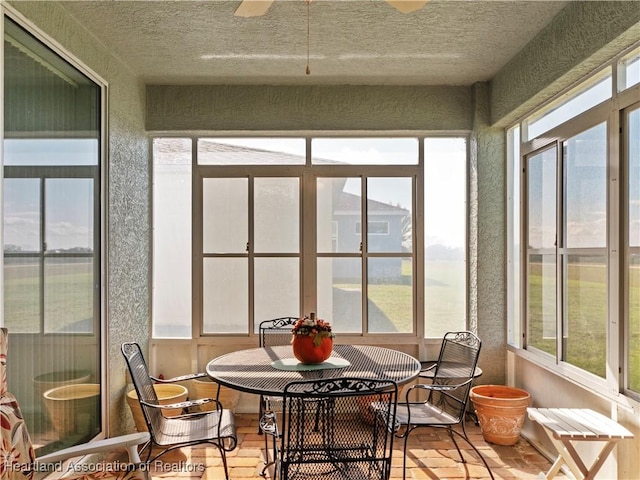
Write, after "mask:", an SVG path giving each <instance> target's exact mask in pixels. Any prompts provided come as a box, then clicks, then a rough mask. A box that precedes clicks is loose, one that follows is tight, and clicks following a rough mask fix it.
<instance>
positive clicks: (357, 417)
mask: <svg viewBox="0 0 640 480" xmlns="http://www.w3.org/2000/svg"><path fill="white" fill-rule="evenodd" d="M397 394H398V387H397V385H396V383H395V382H393V381H390V380H376V379H368V378H328V379H323V380H312V381H296V382H291V383H289V384H288V385H287V386H286V387H285V390H284V397H283V408H282V412H281V414H280V416H279V418H278V415H277V414H274V413H272V412H268V413H267V414H266V416H265V418H263V419H262V421H261V426H262V428H263V429H264V431H265V433H267V434H270V435H272V436H274V438H278V439H279V441H278V444H279V446H278V448H277V449H276V452H275V453H276V462H275V472H274V478H276V479H279V480H287V479H290V478H294V477H296V478H297V477H298V476H300V477H301V478H305V477H307V478H323V479H328V480H330V479H336V480H337V479H341V480H344V479H349V480H386V479H388V478H389V477H390V474H391V455H392V450H393V431H394V429H395V413H396V405H397ZM310 400H314V401H310ZM318 408H320V409H322V415H320V422H319V425H318V428H316V427H315V425H314V424H315V422H316V420H315V418H316V412H317V409H318Z"/></svg>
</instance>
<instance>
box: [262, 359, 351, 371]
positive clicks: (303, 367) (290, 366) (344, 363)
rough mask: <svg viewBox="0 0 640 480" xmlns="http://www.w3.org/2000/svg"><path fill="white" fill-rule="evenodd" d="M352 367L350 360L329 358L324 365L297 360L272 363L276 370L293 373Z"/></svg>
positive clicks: (281, 360)
mask: <svg viewBox="0 0 640 480" xmlns="http://www.w3.org/2000/svg"><path fill="white" fill-rule="evenodd" d="M349 365H351V363H350V362H349V360H345V359H344V358H339V357H329V358H328V359H327V360H325V361H324V362H322V363H301V362H300V360H298V359H297V358H283V359H280V360H275V361H273V362H271V366H272V367H273V368H275V369H276V370H288V371H292V372H308V371H310V370H327V369H330V368H344V367H348V366H349Z"/></svg>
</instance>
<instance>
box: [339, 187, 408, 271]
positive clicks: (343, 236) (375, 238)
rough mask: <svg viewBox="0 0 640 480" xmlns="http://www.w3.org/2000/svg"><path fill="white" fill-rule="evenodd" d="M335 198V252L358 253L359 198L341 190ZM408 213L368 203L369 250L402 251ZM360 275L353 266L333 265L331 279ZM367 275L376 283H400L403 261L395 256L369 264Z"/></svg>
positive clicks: (400, 209)
mask: <svg viewBox="0 0 640 480" xmlns="http://www.w3.org/2000/svg"><path fill="white" fill-rule="evenodd" d="M336 185H339V184H336ZM336 189H337V188H336ZM334 198H335V205H334V211H333V220H334V229H335V230H334V232H332V234H333V238H332V240H333V242H332V243H333V245H334V252H354V251H358V250H360V242H362V222H361V218H362V215H361V213H360V211H361V205H362V200H361V197H360V196H358V195H354V194H351V193H347V192H344V191H342V190H341V191H338V192H336V193H335V195H334ZM410 214H411V213H410V212H409V210H407V209H405V208H402V207H396V206H393V205H389V204H387V203H382V202H378V201H375V200H368V201H367V215H368V217H369V221H368V225H367V229H368V232H367V233H368V235H367V237H368V240H367V241H368V251H369V252H376V253H385V252H386V253H398V252H401V251H402V243H403V240H404V238H403V224H404V222H405V221H406V220H405V219H406V218H407V217H408V216H409V215H410ZM351 267H353V268H351ZM360 275H361V272H360V269H359V267H357V266H356V265H355V264H351V263H349V264H346V263H344V262H339V261H338V262H334V279H336V280H338V281H341V280H353V279H356V278H359V277H360ZM368 275H369V278H370V279H379V280H378V281H379V282H381V283H397V282H400V279H401V276H402V259H401V258H398V257H393V258H387V259H379V260H377V261H376V262H374V263H372V264H371V265H370V268H369V270H368ZM383 279H384V280H383Z"/></svg>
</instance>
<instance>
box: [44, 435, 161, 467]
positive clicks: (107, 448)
mask: <svg viewBox="0 0 640 480" xmlns="http://www.w3.org/2000/svg"><path fill="white" fill-rule="evenodd" d="M149 439H150V436H149V432H139V433H131V434H129V435H122V436H120V437H112V438H107V439H104V440H96V441H95V442H88V443H83V444H81V445H76V446H74V447H69V448H65V449H64V450H58V451H57V452H53V453H50V454H49V455H44V456H42V457H38V458H36V460H35V463H36V465H46V464H51V463H57V462H61V461H63V460H68V459H70V458H75V457H81V456H84V455H90V454H92V453H101V452H105V453H108V452H113V450H114V449H116V448H126V449H127V450H128V451H129V462H131V463H133V464H137V463H140V457H139V456H137V453H138V451H137V449H136V448H129V447H136V446H138V445H141V444H143V443H146V442H148V441H149ZM133 452H135V454H134V453H133ZM133 455H135V456H134V457H133V458H132V456H133ZM136 457H137V458H136Z"/></svg>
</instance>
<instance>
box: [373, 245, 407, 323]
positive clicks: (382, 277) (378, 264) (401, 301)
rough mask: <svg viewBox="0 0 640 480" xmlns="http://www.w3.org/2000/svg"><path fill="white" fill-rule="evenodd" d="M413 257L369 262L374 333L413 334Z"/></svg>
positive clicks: (374, 259) (375, 259) (389, 258)
mask: <svg viewBox="0 0 640 480" xmlns="http://www.w3.org/2000/svg"><path fill="white" fill-rule="evenodd" d="M411 262H412V259H411V257H405V258H400V257H387V258H369V262H368V289H367V293H368V309H369V319H368V330H369V332H371V333H411V332H412V331H413V275H412V263H411Z"/></svg>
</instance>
